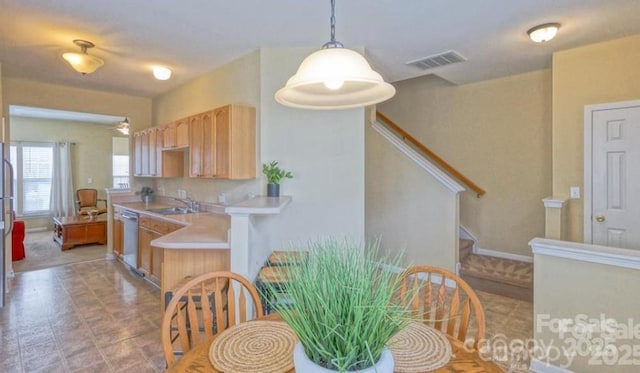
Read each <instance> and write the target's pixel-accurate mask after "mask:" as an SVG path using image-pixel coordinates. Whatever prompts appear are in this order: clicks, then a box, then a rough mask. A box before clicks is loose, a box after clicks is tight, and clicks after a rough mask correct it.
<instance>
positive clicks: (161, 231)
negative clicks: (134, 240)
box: [138, 216, 182, 286]
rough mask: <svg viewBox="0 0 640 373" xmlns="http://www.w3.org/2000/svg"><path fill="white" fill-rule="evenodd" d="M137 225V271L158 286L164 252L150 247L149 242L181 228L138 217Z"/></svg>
mask: <svg viewBox="0 0 640 373" xmlns="http://www.w3.org/2000/svg"><path fill="white" fill-rule="evenodd" d="M138 224H139V226H138V270H139V271H140V272H141V273H142V274H144V275H145V276H146V277H147V278H148V279H149V280H150V281H151V282H153V283H155V284H156V285H158V286H160V279H161V278H162V265H163V262H164V255H163V253H164V251H163V249H160V248H157V247H153V246H151V241H153V240H155V239H156V238H159V237H162V236H163V235H165V234H167V233H171V232H173V231H176V230H178V229H180V228H182V226H181V225H178V224H173V223H169V222H166V221H163V220H160V219H154V218H151V217H148V216H140V220H139V223H138Z"/></svg>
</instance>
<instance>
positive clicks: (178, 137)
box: [162, 118, 189, 150]
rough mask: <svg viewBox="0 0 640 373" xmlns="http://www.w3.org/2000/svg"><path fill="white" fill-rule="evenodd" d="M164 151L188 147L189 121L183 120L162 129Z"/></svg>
mask: <svg viewBox="0 0 640 373" xmlns="http://www.w3.org/2000/svg"><path fill="white" fill-rule="evenodd" d="M162 129H163V131H162V135H163V136H162V139H163V143H164V148H163V149H165V150H174V149H183V148H186V147H188V146H189V119H188V118H184V119H180V120H177V121H175V122H173V123H169V124H167V125H165V126H163V127H162Z"/></svg>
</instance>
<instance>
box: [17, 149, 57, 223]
mask: <svg viewBox="0 0 640 373" xmlns="http://www.w3.org/2000/svg"><path fill="white" fill-rule="evenodd" d="M10 157H11V164H12V165H13V168H14V170H15V172H14V178H13V186H14V191H15V194H16V195H15V197H16V203H17V206H16V208H17V212H18V214H22V215H45V214H48V213H49V201H50V197H51V174H52V169H53V164H52V162H53V145H52V144H46V143H27V142H24V143H17V144H12V145H11V149H10Z"/></svg>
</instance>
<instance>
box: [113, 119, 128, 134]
mask: <svg viewBox="0 0 640 373" xmlns="http://www.w3.org/2000/svg"><path fill="white" fill-rule="evenodd" d="M116 129H117V130H118V131H120V133H122V134H123V135H128V134H129V118H124V120H123V121H122V122H120V123H118V126H117V127H116Z"/></svg>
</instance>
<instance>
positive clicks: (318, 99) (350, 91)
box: [275, 0, 396, 110]
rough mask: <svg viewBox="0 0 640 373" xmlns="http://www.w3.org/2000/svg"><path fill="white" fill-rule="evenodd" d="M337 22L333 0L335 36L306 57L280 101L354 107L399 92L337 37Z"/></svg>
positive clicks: (318, 106)
mask: <svg viewBox="0 0 640 373" xmlns="http://www.w3.org/2000/svg"><path fill="white" fill-rule="evenodd" d="M335 24H336V17H335V0H331V40H330V41H329V42H327V43H326V44H324V45H323V46H322V49H320V50H319V51H317V52H314V53H312V54H310V55H309V56H307V58H305V59H304V60H303V61H302V63H301V64H300V67H299V68H298V71H297V72H296V74H295V75H294V76H292V77H291V78H290V79H289V80H288V81H287V84H286V85H285V86H284V87H283V88H281V89H279V90H278V91H277V92H276V94H275V99H276V101H277V102H279V103H280V104H282V105H285V106H291V107H295V108H302V109H325V110H326V109H350V108H356V107H362V106H367V105H373V104H376V103H378V102H382V101H385V100H388V99H390V98H391V97H393V95H394V94H395V93H396V89H395V88H394V87H393V86H392V85H391V84H389V83H386V82H385V81H384V80H383V79H382V76H380V74H378V73H377V72H375V71H373V70H372V69H371V66H369V63H368V62H367V60H366V59H365V58H364V57H363V56H362V55H361V54H360V53H358V52H355V51H353V50H350V49H346V48H344V46H343V45H342V43H340V42H339V41H337V40H336V38H335V27H336V26H335Z"/></svg>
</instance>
